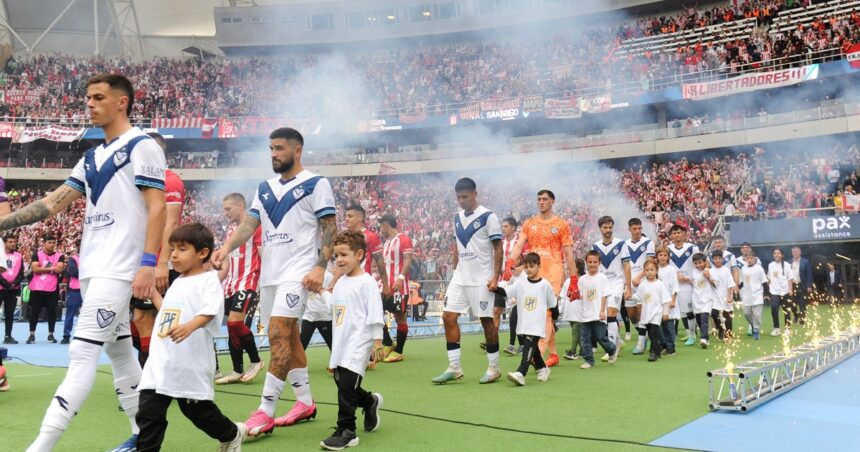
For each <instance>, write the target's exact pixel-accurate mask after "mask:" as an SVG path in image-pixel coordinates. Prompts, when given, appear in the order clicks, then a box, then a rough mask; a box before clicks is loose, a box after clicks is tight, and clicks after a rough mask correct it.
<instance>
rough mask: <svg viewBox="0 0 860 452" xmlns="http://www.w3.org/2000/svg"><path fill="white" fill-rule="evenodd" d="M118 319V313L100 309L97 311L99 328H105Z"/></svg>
mask: <svg viewBox="0 0 860 452" xmlns="http://www.w3.org/2000/svg"><path fill="white" fill-rule="evenodd" d="M115 318H116V312H113V311H108V310H107V309H103V308H99V310H98V311H96V323H98V324H99V328H105V327H107V326H108V325H110V324H111V322H113V319H115Z"/></svg>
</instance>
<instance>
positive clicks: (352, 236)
mask: <svg viewBox="0 0 860 452" xmlns="http://www.w3.org/2000/svg"><path fill="white" fill-rule="evenodd" d="M337 245H346V246H348V247H349V249H351V250H352V251H353V252H354V253H358V252H359V251H361V252H367V240H366V239H365V238H364V233H363V232H358V231H341V232H338V233H337V235H336V236H335V237H334V241H333V242H332V246H337Z"/></svg>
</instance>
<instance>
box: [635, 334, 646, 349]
mask: <svg viewBox="0 0 860 452" xmlns="http://www.w3.org/2000/svg"><path fill="white" fill-rule="evenodd" d="M636 346H637V347H639V348H640V349H641V348H645V336H639V339H638V340H637V342H636Z"/></svg>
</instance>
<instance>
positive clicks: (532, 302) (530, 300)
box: [523, 297, 537, 311]
mask: <svg viewBox="0 0 860 452" xmlns="http://www.w3.org/2000/svg"><path fill="white" fill-rule="evenodd" d="M523 307H524V308H526V311H534V310H535V308H537V297H526V299H525V303H524V304H523Z"/></svg>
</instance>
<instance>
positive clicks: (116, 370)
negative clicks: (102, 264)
mask: <svg viewBox="0 0 860 452" xmlns="http://www.w3.org/2000/svg"><path fill="white" fill-rule="evenodd" d="M104 347H105V353H107V355H108V358H110V362H111V369H112V371H113V384H114V388H115V389H116V395H117V398H119V403H120V405H121V406H122V409H123V411H125V414H126V416H128V420H129V423H130V424H131V433H132V434H133V435H137V434H139V433H140V428H139V427H138V426H137V421H136V420H135V418H136V416H137V409H138V399H139V396H140V394H139V393H138V392H137V385H138V383H140V375H141V370H140V362H139V361H138V360H137V357H136V356H134V348H132V346H131V340H125V339H123V340H120V341H119V342H114V343H106V344H105V346H104Z"/></svg>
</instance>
